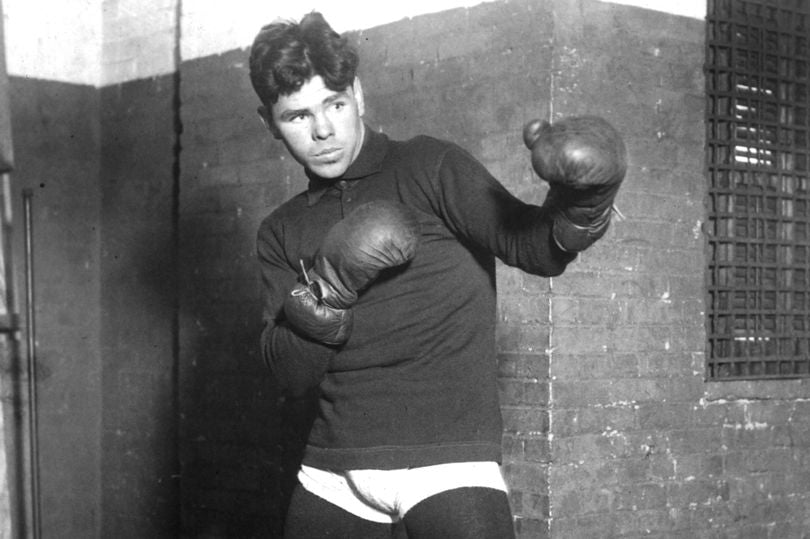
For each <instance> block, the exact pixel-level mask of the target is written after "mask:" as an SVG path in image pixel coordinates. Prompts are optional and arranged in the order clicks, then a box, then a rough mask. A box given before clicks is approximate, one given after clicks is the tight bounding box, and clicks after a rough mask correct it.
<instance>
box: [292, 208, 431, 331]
mask: <svg viewBox="0 0 810 539" xmlns="http://www.w3.org/2000/svg"><path fill="white" fill-rule="evenodd" d="M418 242H419V227H418V223H417V220H416V217H415V216H414V215H413V213H412V211H411V210H410V209H409V208H407V207H406V206H404V205H402V204H399V203H396V202H391V201H386V200H378V201H373V202H369V203H367V204H363V205H362V206H359V207H358V208H357V209H355V210H354V211H353V212H351V213H350V214H349V215H348V216H346V218H345V219H343V220H341V221H339V222H338V223H336V224H335V225H334V226H333V227H332V228H331V229H330V230H329V232H327V234H326V236H325V237H324V239H323V241H322V243H321V246H320V248H319V249H318V252H317V253H316V254H315V260H314V264H313V267H312V268H311V269H309V270H304V279H305V283H300V284H298V285H297V286H296V287H294V288H293V290H292V291H291V292H290V294H289V295H288V296H287V298H286V300H285V303H284V310H285V314H286V315H287V319H288V320H289V321H290V322H291V323H292V324H293V325H294V326H295V327H296V328H298V329H299V330H300V331H302V332H304V333H305V334H306V335H308V336H310V337H311V338H314V339H316V340H319V341H321V342H324V343H327V344H342V343H343V342H345V341H346V340H347V339H348V337H349V335H350V333H351V327H352V323H353V316H352V313H351V309H350V308H351V307H352V306H353V305H354V304H355V302H356V301H357V297H358V294H359V293H360V292H361V291H362V290H363V289H364V288H366V287H367V286H368V285H370V284H371V283H372V282H373V281H374V280H375V279H377V277H378V276H379V274H380V272H381V271H383V270H385V269H389V268H394V267H397V266H401V265H403V264H405V263H406V262H408V261H410V260H411V259H412V258H413V256H414V255H415V253H416V248H417V245H418Z"/></svg>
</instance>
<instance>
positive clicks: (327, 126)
mask: <svg viewBox="0 0 810 539" xmlns="http://www.w3.org/2000/svg"><path fill="white" fill-rule="evenodd" d="M333 134H334V127H333V126H332V121H331V120H330V119H329V118H328V117H327V116H326V114H316V115H315V116H314V118H313V125H312V137H313V138H315V139H326V138H329V137H330V136H332V135H333Z"/></svg>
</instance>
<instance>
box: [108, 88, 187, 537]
mask: <svg viewBox="0 0 810 539" xmlns="http://www.w3.org/2000/svg"><path fill="white" fill-rule="evenodd" d="M175 89H176V83H175V80H174V78H173V77H172V76H164V77H155V78H151V79H141V80H137V81H132V82H129V83H126V84H121V85H115V86H108V87H105V88H104V89H102V90H101V92H100V100H101V107H102V112H101V134H102V145H101V156H102V157H101V167H100V175H101V182H100V183H101V185H100V189H101V191H100V192H101V200H102V207H101V216H100V224H101V229H102V231H103V233H102V248H101V264H102V275H101V293H102V298H101V309H102V312H103V313H104V316H103V319H102V324H101V327H100V332H101V353H102V357H103V358H104V364H103V371H102V383H103V387H102V395H101V407H102V424H101V444H102V458H101V462H100V469H101V479H102V487H101V514H100V519H101V535H102V537H170V536H171V534H172V532H173V531H174V530H175V529H176V522H177V507H178V498H177V489H178V483H179V481H178V476H177V467H178V466H177V440H176V436H177V422H178V418H177V391H176V388H177V368H176V356H177V353H176V349H177V341H176V334H177V327H176V326H177V324H176V319H177V308H178V307H177V291H176V287H177V280H176V279H177V270H176V256H177V255H176V251H177V245H176V241H177V236H176V222H175V221H176V217H175V215H176V208H175V206H176V203H175V191H176V183H175V178H176V175H177V172H176V169H175V163H176V153H177V148H176V142H177V141H176V136H175V130H176V129H175V115H174V101H175Z"/></svg>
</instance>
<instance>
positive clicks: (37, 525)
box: [23, 189, 41, 539]
mask: <svg viewBox="0 0 810 539" xmlns="http://www.w3.org/2000/svg"><path fill="white" fill-rule="evenodd" d="M33 197H34V192H33V191H32V190H31V189H23V222H24V226H25V300H26V307H25V308H26V315H27V316H26V335H27V344H28V346H27V349H28V431H29V439H30V445H29V449H30V458H31V520H32V528H33V530H32V531H33V535H34V538H35V539H38V538H39V537H40V535H41V519H40V501H39V426H38V418H37V413H38V411H37V364H36V359H37V356H36V321H35V319H34V249H33V224H32V217H31V199H32V198H33Z"/></svg>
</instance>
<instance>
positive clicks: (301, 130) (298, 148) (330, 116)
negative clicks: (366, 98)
mask: <svg viewBox="0 0 810 539" xmlns="http://www.w3.org/2000/svg"><path fill="white" fill-rule="evenodd" d="M364 111H365V110H364V104H363V90H362V88H361V87H360V81H359V80H358V79H355V80H354V84H353V85H352V86H349V87H348V88H346V89H345V90H343V91H341V92H335V91H333V90H330V89H329V88H327V87H326V85H325V84H324V82H323V79H322V78H321V77H320V76H315V77H313V78H311V79H310V80H309V81H307V82H306V83H304V84H303V86H301V88H300V89H299V90H298V91H297V92H295V93H293V94H290V95H282V96H279V98H278V101H277V102H276V103H275V104H274V105H273V106H272V108H271V109H270V110H269V111H268V110H267V109H266V108H264V107H260V108H259V114H261V116H262V118H263V119H264V121H265V124H266V125H267V127H268V129H270V131H271V132H272V133H273V136H274V137H276V138H277V139H281V140H282V141H284V145H285V146H286V147H287V150H289V152H290V154H291V155H292V156H293V157H294V158H295V160H296V161H298V162H299V163H301V164H302V165H303V166H304V167H306V168H307V169H309V170H310V171H312V172H314V173H315V174H317V175H318V176H320V177H322V178H337V177H339V176H341V175H343V173H344V172H346V169H347V168H349V165H351V164H352V162H354V160H355V158H356V157H357V155H358V154H359V153H360V148H361V146H362V145H363V133H364V126H363V120H362V116H363V113H364Z"/></svg>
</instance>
